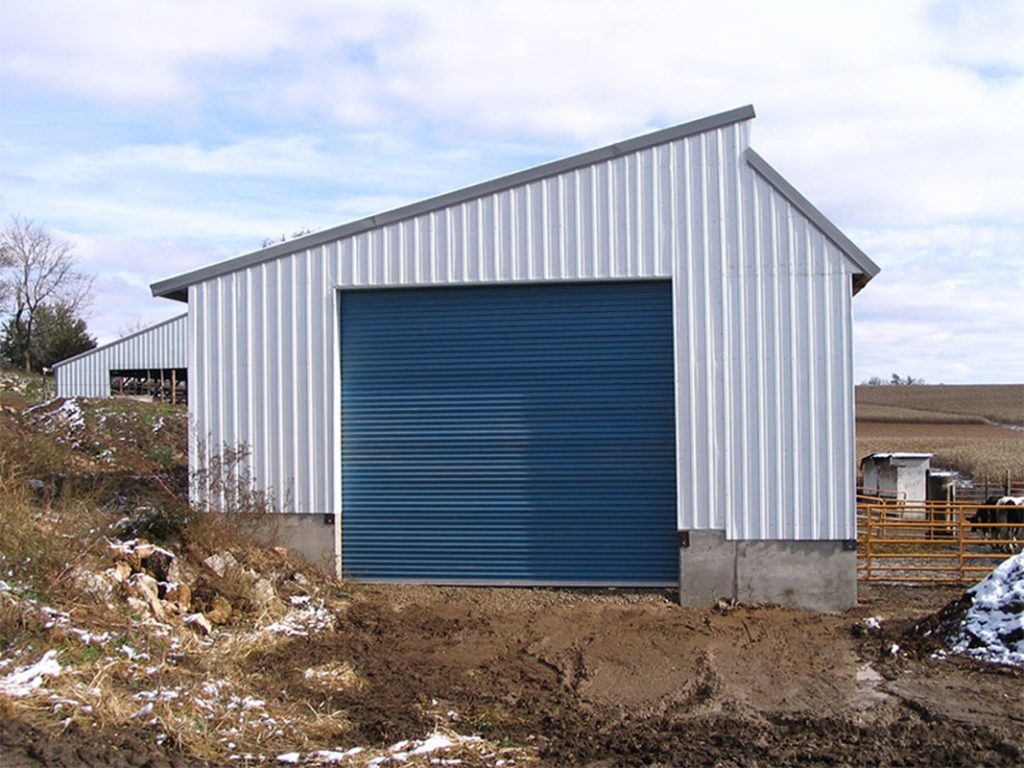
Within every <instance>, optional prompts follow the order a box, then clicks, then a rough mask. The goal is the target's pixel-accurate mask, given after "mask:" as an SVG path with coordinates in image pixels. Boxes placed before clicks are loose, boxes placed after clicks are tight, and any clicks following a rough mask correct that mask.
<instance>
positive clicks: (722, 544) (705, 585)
mask: <svg viewBox="0 0 1024 768" xmlns="http://www.w3.org/2000/svg"><path fill="white" fill-rule="evenodd" d="M721 598H726V599H732V600H736V601H738V602H743V603H775V604H778V605H785V606H790V607H793V608H805V609H808V610H815V611H843V610H846V609H847V608H852V607H853V606H854V605H856V603H857V553H856V551H855V550H854V549H853V548H852V547H848V546H847V545H846V542H843V541H727V540H726V538H725V532H724V531H690V532H689V545H688V546H684V547H681V548H680V550H679V602H680V603H681V604H682V605H685V606H689V607H694V608H702V607H707V606H710V605H714V604H715V602H716V601H718V600H719V599H721Z"/></svg>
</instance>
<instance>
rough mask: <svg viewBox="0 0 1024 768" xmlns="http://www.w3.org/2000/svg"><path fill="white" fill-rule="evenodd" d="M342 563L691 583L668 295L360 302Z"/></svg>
mask: <svg viewBox="0 0 1024 768" xmlns="http://www.w3.org/2000/svg"><path fill="white" fill-rule="evenodd" d="M341 343H342V365H341V369H342V373H341V379H342V387H341V391H342V394H341V397H342V542H343V544H342V546H343V550H342V561H343V568H344V571H345V573H346V575H347V576H349V577H351V578H357V579H367V580H385V579H398V580H418V581H426V582H439V583H443V582H447V583H458V582H471V583H521V584H529V583H548V584H555V583H561V584H622V585H627V584H675V583H676V582H677V580H678V572H677V548H676V533H675V531H676V509H675V498H676V495H675V431H674V410H673V403H674V394H673V392H674V390H673V364H672V306H671V287H670V284H669V283H668V282H664V281H662V282H628V283H590V284H571V285H569V284H562V285H551V284H547V285H533V286H501V287H478V288H462V287H460V288H428V289H410V290H401V289H399V290H358V291H347V292H345V293H343V294H342V298H341Z"/></svg>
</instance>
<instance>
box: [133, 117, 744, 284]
mask: <svg viewBox="0 0 1024 768" xmlns="http://www.w3.org/2000/svg"><path fill="white" fill-rule="evenodd" d="M754 117H755V113H754V107H753V106H752V105H750V104H748V105H746V106H743V107H738V108H736V109H731V110H729V111H727V112H720V113H718V114H716V115H709V116H708V117H702V118H700V119H698V120H692V121H690V122H686V123H682V124H680V125H676V126H673V127H671V128H662V129H661V130H658V131H654V132H653V133H647V134H644V135H642V136H637V137H635V138H632V139H627V140H625V141H618V142H615V143H614V144H609V145H608V146H605V147H599V148H598V149H591V150H588V151H586V152H582V153H580V154H578V155H572V156H570V157H566V158H562V159H561V160H554V161H552V162H549V163H544V164H542V165H538V166H534V167H533V168H527V169H525V170H521V171H516V172H514V173H510V174H508V175H506V176H500V177H498V178H496V179H491V180H489V181H484V182H480V183H478V184H473V185H471V186H468V187H463V188H461V189H457V190H454V191H452V192H445V193H443V194H441V195H437V196H435V197H430V198H427V199H426V200H421V201H419V202H416V203H411V204H409V205H404V206H401V207H399V208H394V209H392V210H390V211H386V212H384V213H379V214H376V215H374V216H368V217H366V218H362V219H357V220H356V221H352V222H349V223H348V224H342V225H340V226H337V227H332V228H330V229H325V230H323V231H321V232H314V233H313V234H310V235H305V236H303V237H299V238H296V239H294V240H289V241H287V242H284V243H279V244H277V245H272V246H270V247H269V248H263V249H260V250H258V251H253V252H251V253H246V254H243V255H241V256H235V257H233V258H230V259H227V260H225V261H221V262H217V263H216V264H211V265H209V266H206V267H200V268H199V269H195V270H192V271H190V272H185V273H183V274H180V275H175V276H174V277H169V278H166V279H164V280H158V281H157V282H155V283H153V284H152V285H151V286H150V289H151V290H152V292H153V295H154V296H161V297H164V298H170V299H176V300H178V301H187V300H188V297H187V295H186V294H185V293H184V291H183V289H187V288H188V286H190V285H194V284H196V283H199V282H202V281H204V280H210V279H212V278H215V277H219V276H221V275H225V274H228V273H230V272H235V271H237V270H240V269H244V268H246V267H250V266H253V265H255V264H260V263H262V262H265V261H271V260H272V259H276V258H280V257H281V256H287V255H289V254H292V253H297V252H299V251H305V250H308V249H310V248H316V247H317V246H319V245H325V244H326V243H330V242H333V241H335V240H340V239H342V238H345V237H351V236H353V235H357V234H359V233H361V232H366V231H369V230H371V229H377V228H379V227H383V226H386V225H388V224H393V223H395V222H397V221H401V220H403V219H408V218H411V217H413V216H419V215H421V214H424V213H429V212H431V211H435V210H439V209H441V208H445V207H447V206H450V205H456V204H458V203H461V202H465V201H467V200H472V199H474V198H477V197H482V196H483V195H488V194H493V193H495V192H502V191H504V190H506V189H511V188H512V187H517V186H521V185H523V184H529V183H532V182H535V181H540V180H541V179H546V178H548V177H550V176H555V175H557V174H559V173H565V172H567V171H571V170H575V169H577V168H583V167H585V166H587V165H593V164H594V163H599V162H604V161H607V160H611V159H614V158H616V157H621V156H623V155H627V154H630V153H632V152H639V151H640V150H644V149H649V148H650V147H655V146H658V145H660V144H666V143H668V142H670V141H678V140H679V139H683V138H687V137H688V136H695V135H697V134H700V133H706V132H708V131H712V130H715V129H717V128H723V127H725V126H727V125H732V124H733V123H739V122H743V121H745V120H752V119H753V118H754Z"/></svg>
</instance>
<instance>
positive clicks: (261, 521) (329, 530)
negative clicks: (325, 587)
mask: <svg viewBox="0 0 1024 768" xmlns="http://www.w3.org/2000/svg"><path fill="white" fill-rule="evenodd" d="M248 522H249V524H250V526H251V532H252V535H253V538H255V539H256V540H257V541H259V542H260V543H261V544H265V545H267V546H272V547H285V548H286V549H290V550H292V551H293V552H295V553H296V554H298V555H301V556H302V557H303V558H304V559H305V560H306V561H307V562H309V563H311V564H312V565H316V566H318V567H320V568H323V569H324V570H326V571H327V572H329V573H334V530H333V523H325V522H324V516H323V515H306V514H288V513H274V514H268V515H256V516H253V517H251V518H250V519H249V521H248Z"/></svg>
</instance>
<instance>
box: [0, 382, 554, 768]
mask: <svg viewBox="0 0 1024 768" xmlns="http://www.w3.org/2000/svg"><path fill="white" fill-rule="evenodd" d="M79 405H80V406H81V413H80V414H79V413H78V412H76V411H75V410H74V409H73V408H71V409H66V410H67V412H69V413H71V417H70V419H66V418H65V416H66V413H65V412H64V411H62V410H61V407H60V405H59V404H50V405H45V406H42V407H41V408H39V409H36V410H34V411H32V412H31V413H28V414H25V413H24V412H20V411H18V410H17V409H13V410H10V409H9V410H0V579H2V580H3V581H4V584H3V585H0V678H3V677H4V676H5V675H7V674H8V673H9V672H11V671H12V670H14V669H19V668H25V667H26V666H28V665H31V664H33V663H35V662H37V661H38V660H39V659H40V658H41V657H42V656H43V654H44V653H46V652H48V651H54V652H56V658H57V661H58V662H59V663H60V665H61V667H62V668H63V669H62V671H61V672H60V674H58V675H55V676H52V677H49V678H47V679H46V681H45V685H44V686H43V687H41V688H39V689H38V690H37V691H34V692H31V693H29V694H28V695H25V696H22V697H17V698H14V697H8V696H4V695H0V712H2V713H4V714H5V716H8V717H13V718H16V719H20V720H23V721H27V722H29V723H30V724H32V725H34V726H36V727H37V728H40V729H42V730H43V731H44V732H54V733H56V732H59V731H67V730H68V729H69V728H70V729H74V728H78V729H80V732H83V733H85V732H88V733H93V734H95V733H100V734H109V735H110V736H111V738H112V739H116V735H117V734H132V735H133V737H135V738H137V739H139V740H140V741H139V743H145V744H160V745H161V746H162V748H166V749H173V750H176V751H178V752H181V753H183V754H185V755H187V756H189V757H191V758H194V759H199V760H202V761H206V762H209V763H210V764H214V765H227V764H233V762H232V760H234V762H239V764H251V763H253V762H264V763H265V762H270V763H273V762H274V761H275V758H276V756H277V755H279V754H282V753H285V752H294V751H299V752H302V753H305V754H307V755H308V754H310V753H313V752H316V751H317V750H321V749H332V750H339V749H342V748H343V747H345V746H348V747H352V746H354V745H357V744H359V739H358V737H356V736H355V735H353V733H352V725H351V722H350V720H349V714H348V713H347V712H346V711H345V710H344V708H342V707H341V706H339V705H338V704H337V702H338V701H339V696H341V697H343V695H344V692H345V691H357V690H360V689H361V687H362V686H363V685H364V684H365V683H364V679H363V677H362V676H361V675H360V672H359V670H358V669H356V668H355V667H354V666H353V665H352V664H351V663H349V662H348V661H347V660H346V659H344V658H330V660H329V661H326V662H325V661H324V659H323V654H319V655H316V659H317V660H316V661H315V662H314V661H312V660H310V661H309V663H308V664H307V663H304V662H303V661H302V659H301V658H300V656H301V655H302V654H303V653H304V651H305V652H308V645H309V644H313V645H315V644H316V643H319V642H328V641H329V637H330V632H329V631H327V629H324V628H325V627H326V628H330V627H333V626H337V625H339V624H340V623H341V622H343V621H344V620H345V614H346V612H347V609H348V600H349V598H348V597H347V596H346V595H344V593H343V592H342V591H341V588H340V584H339V583H338V582H336V581H335V580H334V579H333V578H331V577H330V576H328V575H327V574H325V573H323V572H321V571H319V570H317V569H315V568H312V567H310V566H308V565H305V564H303V563H301V562H300V561H298V560H296V559H295V558H294V557H293V556H291V555H289V554H288V553H287V552H285V551H282V550H276V549H266V548H262V547H260V546H258V545H256V544H253V543H246V541H247V539H246V536H245V532H246V530H247V529H248V530H250V531H251V530H254V529H255V528H257V527H260V526H259V525H257V523H256V518H257V517H260V516H261V515H259V514H257V513H258V512H260V511H261V510H263V509H264V507H265V500H263V499H259V498H252V499H250V498H248V497H245V496H243V495H240V494H232V495H233V496H234V498H235V502H236V504H237V502H239V501H241V503H242V505H243V507H245V509H243V511H244V512H247V514H242V515H238V514H231V515H197V514H195V513H193V512H192V511H191V510H190V509H188V507H187V506H185V505H184V502H183V499H182V494H181V490H182V489H181V488H174V487H168V481H166V479H165V478H166V477H167V473H166V470H167V469H168V463H170V464H171V465H172V466H173V464H174V463H175V462H177V461H181V460H182V459H183V451H182V450H181V448H183V444H184V442H185V433H184V430H183V429H180V428H179V425H180V424H183V423H184V414H183V412H181V411H178V412H169V411H167V410H165V409H163V408H162V407H160V406H154V407H152V408H150V407H148V406H147V405H146V404H138V403H123V404H122V403H110V402H93V403H90V402H83V403H80V404H79ZM122 406H123V408H122ZM62 414H64V416H62ZM175 420H176V421H175ZM168 425H169V426H168ZM139 473H141V476H140V474H139ZM224 474H225V476H226V479H224V480H222V479H219V478H216V477H214V478H212V480H211V479H210V478H206V481H207V482H208V483H209V482H212V483H213V484H214V485H216V483H217V482H225V483H227V482H229V481H237V480H238V476H237V473H233V472H231V471H230V470H229V471H227V472H225V473H224ZM186 479H187V478H186ZM243 480H244V478H243ZM230 488H231V487H230V486H228V487H227V491H230ZM221 492H222V493H223V492H224V489H221ZM111 499H116V500H117V501H116V503H115V504H113V506H112V505H111ZM140 505H141V506H140ZM143 510H145V511H143ZM124 515H127V516H128V518H129V521H130V522H129V523H128V527H127V528H126V527H125V523H124V520H123V519H122V516H124ZM262 527H266V526H262ZM154 534H156V536H154ZM137 536H142V537H145V538H149V540H154V538H156V537H157V536H158V537H160V538H162V539H163V540H164V543H165V544H166V546H167V547H168V548H170V549H172V550H173V551H174V552H175V553H176V555H177V556H176V557H175V558H174V562H175V563H176V565H177V567H178V568H179V575H176V576H175V579H174V580H175V581H177V580H178V579H180V582H178V583H182V584H185V585H187V586H189V587H190V591H191V597H190V598H189V602H188V603H186V604H184V605H179V604H175V603H172V602H170V601H168V600H164V601H162V602H160V601H159V600H158V602H159V603H160V605H161V606H162V607H160V608H159V611H160V613H161V614H162V616H159V617H158V615H157V613H156V612H154V611H153V609H152V608H151V607H150V606H151V604H149V603H145V602H142V601H140V600H139V592H137V591H134V590H135V588H134V587H132V586H131V583H130V582H131V579H129V580H127V581H122V582H118V581H116V580H115V579H114V578H113V577H112V576H109V575H106V574H112V573H114V572H116V568H117V566H118V564H119V563H120V564H121V565H123V566H125V567H130V569H131V571H132V572H133V573H134V575H135V576H142V575H146V568H147V567H149V566H146V565H144V564H143V560H142V558H141V557H140V558H139V559H138V560H137V561H136V560H134V559H132V557H133V556H132V555H130V554H128V555H126V554H125V552H124V551H121V550H118V549H117V548H116V547H112V546H111V544H110V541H111V540H117V539H119V538H126V537H132V538H134V537H137ZM226 552H230V553H231V555H232V556H233V557H234V558H235V560H236V561H237V564H235V565H233V566H231V567H230V568H229V569H228V570H226V571H224V572H223V574H222V575H218V573H216V572H215V571H214V570H213V569H212V568H210V567H209V566H206V565H204V560H205V559H206V558H207V557H208V556H209V555H210V554H212V553H218V554H220V555H221V556H222V557H223V556H224V553H226ZM168 573H169V572H168ZM149 575H151V576H153V577H154V578H156V573H155V571H154V572H151V573H150V574H149ZM165 577H166V578H167V580H168V581H171V578H170V576H169V575H166V574H165ZM132 578H134V576H133V577H132ZM157 580H159V579H157ZM259 583H262V584H263V587H262V588H260V587H259ZM268 584H269V585H270V590H271V595H270V597H269V598H268V597H267V595H266V590H267V585H268ZM163 588H164V589H165V590H167V589H169V588H170V587H169V586H168V585H167V583H166V582H165V585H164V587H163ZM168 594H169V593H166V592H165V595H168ZM292 598H294V600H292ZM133 601H135V602H133ZM217 601H221V603H222V604H223V603H226V604H227V605H229V606H230V608H229V613H228V616H227V617H226V618H222V619H218V620H217V621H218V622H221V623H215V626H214V627H213V630H212V633H211V634H210V635H206V634H205V632H203V631H201V629H200V628H199V627H198V626H197V625H195V624H190V623H187V622H186V621H185V617H186V616H187V615H190V614H191V613H192V612H200V611H202V612H206V613H207V614H208V615H209V616H212V615H213V614H212V612H211V610H210V609H211V607H212V606H214V605H215V603H216V602H217ZM309 611H312V614H309ZM304 612H306V613H304ZM304 615H305V616H306V618H303V616H304ZM309 615H312V616H313V618H312V619H310V618H309ZM296 617H297V618H296ZM303 621H315V623H313V624H303V623H302V622H303ZM295 622H298V624H296V623H295ZM281 626H286V627H295V626H297V627H298V633H297V634H296V633H295V632H292V631H291V630H290V629H288V630H282V629H281V628H280V627H281ZM304 627H305V628H306V629H307V630H308V637H307V636H306V635H304V634H303V631H304V630H303V628H304ZM325 636H326V637H327V638H328V640H324V637H325ZM275 650H276V651H277V653H278V654H283V655H285V656H287V657H290V658H295V662H294V663H293V664H285V665H281V664H277V665H271V666H267V665H265V664H263V660H264V659H266V658H267V657H268V656H270V655H273V652H274V651H275ZM296 654H298V656H297V655H296ZM306 666H309V669H308V670H306V669H305V667H306ZM409 735H410V736H418V737H422V736H424V735H425V734H422V733H419V734H409ZM359 745H360V746H365V747H367V749H366V751H365V752H362V753H360V754H359V755H354V756H352V757H351V758H350V759H348V760H346V762H345V765H349V766H360V765H365V764H367V763H368V762H370V761H371V760H372V759H373V758H375V757H380V756H382V755H386V754H387V750H386V749H384V750H382V749H381V748H379V746H378V747H377V748H374V745H373V744H368V743H367V744H359ZM485 754H486V755H487V758H486V759H484V757H482V756H483V755H485ZM246 755H249V756H250V758H245V756H246ZM496 755H504V756H505V757H506V758H507V759H508V760H512V761H513V763H514V764H515V765H519V766H526V765H530V764H532V763H533V762H535V761H536V758H535V757H534V753H533V751H530V750H525V751H524V750H506V749H504V748H503V747H501V746H500V745H497V744H493V743H490V742H487V741H484V740H480V741H471V742H468V743H457V744H456V745H454V746H453V747H451V748H450V749H448V750H446V751H444V752H441V753H436V754H434V755H423V756H411V758H410V759H409V760H407V761H405V762H403V763H402V764H403V765H409V766H417V765H424V766H425V765H429V764H431V762H430V761H431V760H432V759H435V758H436V759H444V760H449V759H450V760H462V763H461V764H462V765H465V766H473V765H482V764H493V763H494V761H495V759H497V758H496V757H495V756H496Z"/></svg>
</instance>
